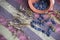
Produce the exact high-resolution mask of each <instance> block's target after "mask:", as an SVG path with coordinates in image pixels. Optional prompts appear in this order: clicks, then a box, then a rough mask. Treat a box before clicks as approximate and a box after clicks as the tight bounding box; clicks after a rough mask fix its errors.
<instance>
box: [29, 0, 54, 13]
mask: <svg viewBox="0 0 60 40" xmlns="http://www.w3.org/2000/svg"><path fill="white" fill-rule="evenodd" d="M37 1H38V0H28V4H29V7H30V8H31V10H32V11H33V12H36V13H39V14H43V13H46V12H48V11H49V10H51V9H52V8H53V6H54V0H49V2H50V3H49V4H50V5H49V6H48V8H46V9H44V10H38V9H36V8H35V7H34V6H33V3H35V2H37Z"/></svg>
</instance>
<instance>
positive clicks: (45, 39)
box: [28, 25, 55, 40]
mask: <svg viewBox="0 0 60 40" xmlns="http://www.w3.org/2000/svg"><path fill="white" fill-rule="evenodd" d="M28 28H29V29H31V31H33V32H34V33H36V34H37V35H38V36H39V37H41V38H42V40H55V39H54V38H53V37H52V36H50V37H48V36H46V34H44V33H42V32H40V31H37V30H35V29H33V28H32V27H31V26H30V25H28Z"/></svg>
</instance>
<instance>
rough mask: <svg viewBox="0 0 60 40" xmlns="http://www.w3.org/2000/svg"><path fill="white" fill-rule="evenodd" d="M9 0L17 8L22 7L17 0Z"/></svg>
mask: <svg viewBox="0 0 60 40" xmlns="http://www.w3.org/2000/svg"><path fill="white" fill-rule="evenodd" d="M7 2H8V3H10V4H11V5H12V6H14V7H15V8H16V9H19V7H20V4H19V3H18V2H16V1H15V0H7Z"/></svg>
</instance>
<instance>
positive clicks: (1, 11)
mask: <svg viewBox="0 0 60 40" xmlns="http://www.w3.org/2000/svg"><path fill="white" fill-rule="evenodd" d="M0 16H3V17H5V18H7V19H13V16H12V15H11V14H10V13H9V12H8V11H7V10H5V9H4V8H2V7H1V6H0Z"/></svg>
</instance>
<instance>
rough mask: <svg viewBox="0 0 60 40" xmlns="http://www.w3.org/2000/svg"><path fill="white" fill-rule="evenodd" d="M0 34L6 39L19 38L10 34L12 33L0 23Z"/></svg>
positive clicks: (14, 39) (16, 39)
mask: <svg viewBox="0 0 60 40" xmlns="http://www.w3.org/2000/svg"><path fill="white" fill-rule="evenodd" d="M0 34H2V35H3V36H4V37H5V38H6V39H7V40H19V39H18V38H17V37H15V36H14V35H13V36H12V33H11V32H10V31H9V30H8V29H7V28H5V27H4V26H2V25H0Z"/></svg>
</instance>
